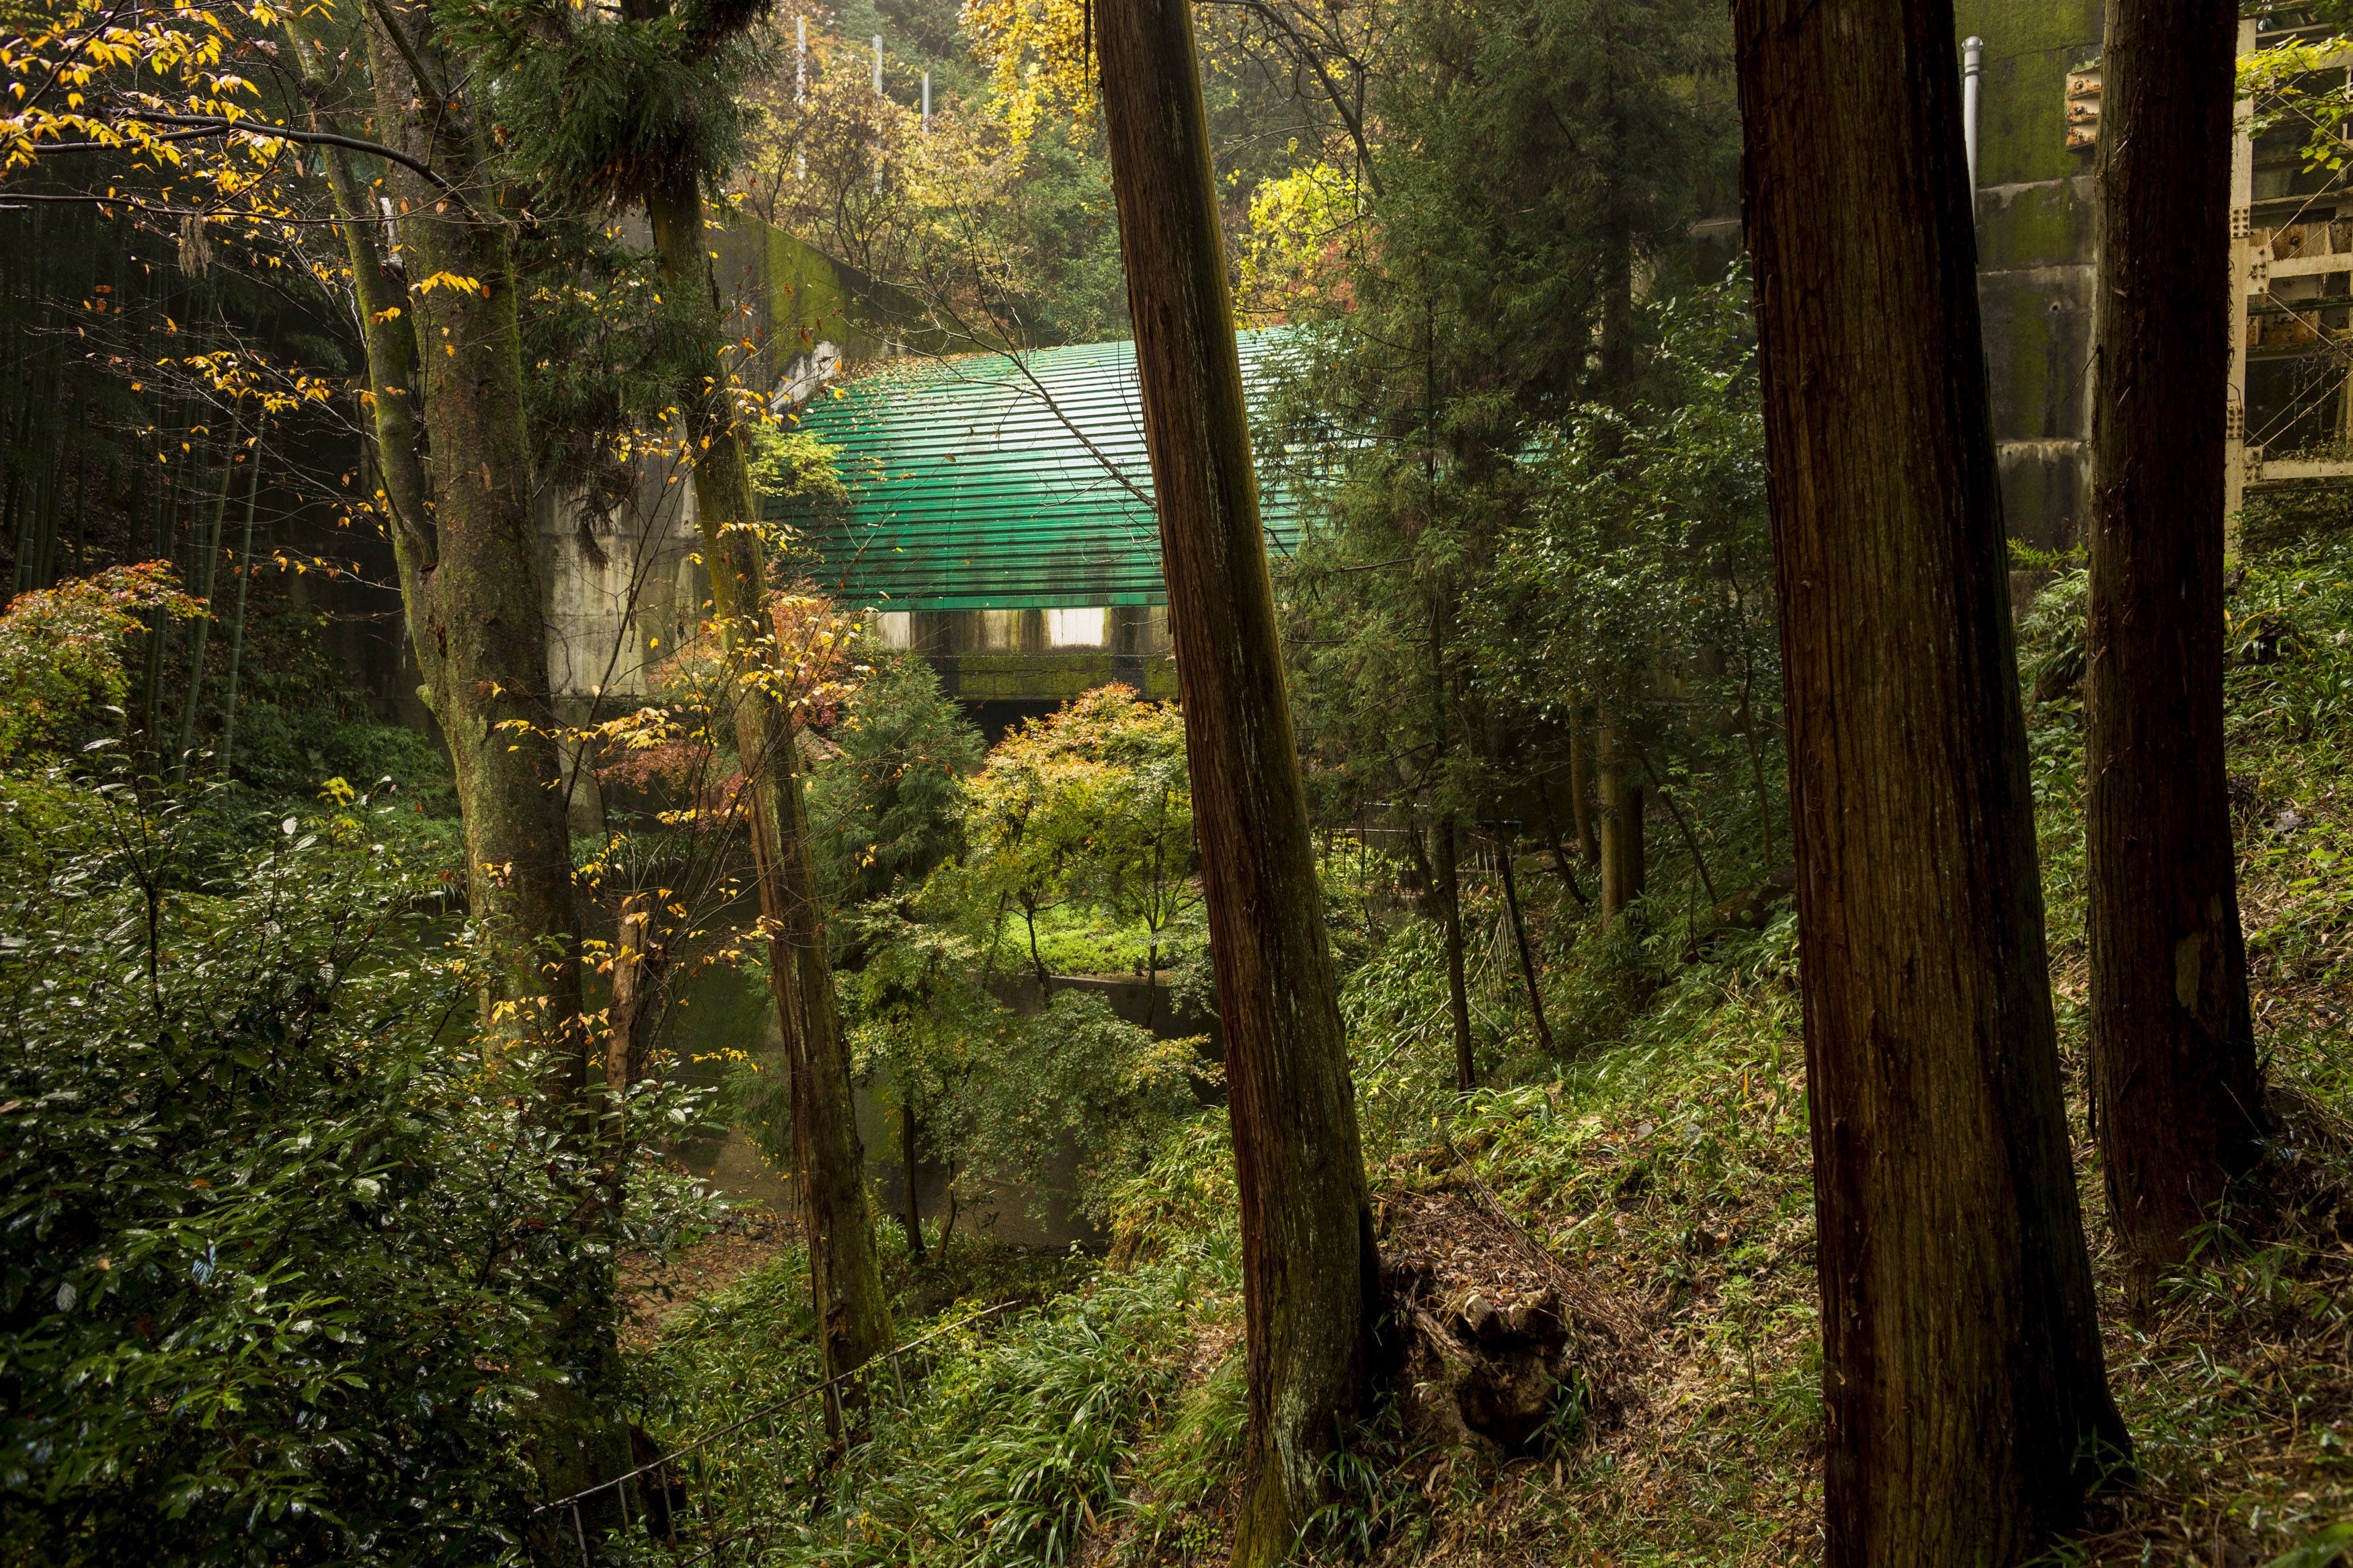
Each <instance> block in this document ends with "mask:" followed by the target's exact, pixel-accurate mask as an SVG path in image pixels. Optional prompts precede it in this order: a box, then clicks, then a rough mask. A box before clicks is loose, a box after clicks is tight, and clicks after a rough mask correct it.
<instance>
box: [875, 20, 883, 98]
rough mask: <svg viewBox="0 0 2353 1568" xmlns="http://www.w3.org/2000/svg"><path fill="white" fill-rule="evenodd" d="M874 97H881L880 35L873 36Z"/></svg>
mask: <svg viewBox="0 0 2353 1568" xmlns="http://www.w3.org/2000/svg"><path fill="white" fill-rule="evenodd" d="M874 96H875V97H877V98H880V97H881V96H882V35H881V34H880V33H877V34H875V35H874Z"/></svg>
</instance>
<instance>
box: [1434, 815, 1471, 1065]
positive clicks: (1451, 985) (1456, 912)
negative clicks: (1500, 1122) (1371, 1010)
mask: <svg viewBox="0 0 2353 1568" xmlns="http://www.w3.org/2000/svg"><path fill="white" fill-rule="evenodd" d="M1436 837H1437V839H1438V901H1439V904H1440V908H1441V912H1442V913H1443V915H1444V916H1445V920H1446V1012H1447V1016H1449V1017H1450V1018H1451V1019H1452V1020H1453V1023H1454V1087H1455V1088H1457V1089H1461V1090H1462V1091H1463V1092H1464V1093H1466V1094H1467V1093H1469V1092H1470V1091H1471V1090H1472V1089H1476V1088H1478V1087H1479V1064H1478V1062H1477V1060H1476V1059H1475V1058H1473V1057H1472V1052H1471V987H1470V982H1469V980H1468V978H1467V977H1466V976H1465V975H1464V973H1463V963H1462V870H1461V860H1460V854H1461V840H1460V836H1459V834H1458V832H1457V830H1456V828H1455V826H1454V814H1453V813H1452V812H1451V811H1450V812H1447V813H1445V814H1444V815H1442V816H1440V817H1439V819H1438V832H1437V835H1436Z"/></svg>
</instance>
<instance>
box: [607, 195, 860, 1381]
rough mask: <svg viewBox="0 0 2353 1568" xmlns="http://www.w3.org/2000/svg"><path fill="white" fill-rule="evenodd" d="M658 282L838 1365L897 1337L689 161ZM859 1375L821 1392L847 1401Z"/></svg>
mask: <svg viewBox="0 0 2353 1568" xmlns="http://www.w3.org/2000/svg"><path fill="white" fill-rule="evenodd" d="M646 212H647V217H648V219H649V223H650V225H651V227H652V229H653V233H654V246H655V248H656V250H657V252H658V253H659V258H660V261H661V267H662V272H663V276H664V279H665V280H666V281H668V282H669V283H670V284H671V285H672V286H673V287H674V288H676V289H680V290H681V291H682V292H681V298H682V299H684V298H691V299H692V300H694V301H695V302H696V306H697V310H696V313H697V315H698V316H699V317H700V320H698V321H696V322H695V330H696V331H697V332H698V333H699V334H700V335H701V336H702V339H703V341H704V342H706V343H707V344H708V345H709V350H710V356H711V357H710V384H709V386H708V387H707V388H706V389H705V390H704V394H703V396H702V398H701V399H700V400H698V401H697V402H696V403H695V404H694V405H691V409H690V413H689V420H690V424H689V433H690V434H691V436H692V437H693V447H694V448H695V458H694V476H693V479H694V503H695V516H696V526H697V528H698V530H699V531H701V533H702V540H703V557H704V559H705V560H706V561H707V562H708V563H710V570H711V591H712V599H713V601H714V604H713V605H712V608H713V610H714V612H715V615H716V618H717V620H718V623H719V633H720V641H721V646H722V647H723V649H724V651H725V654H726V657H727V661H728V668H729V670H730V673H731V675H732V676H733V684H734V688H735V692H736V701H735V713H734V722H735V745H736V751H737V752H738V753H740V755H741V757H742V760H743V765H744V777H745V778H746V779H747V780H749V781H750V785H751V787H750V788H749V789H748V790H747V791H746V792H745V797H746V798H745V801H744V806H745V809H746V812H747V814H748V815H749V816H750V818H751V827H752V864H753V868H754V876H755V878H756V879H757V882H758V886H759V890H760V914H761V918H762V923H763V924H764V925H765V927H766V928H767V932H768V960H769V962H768V973H769V979H770V989H771V991H772V993H773V994H774V996H775V1000H776V1016H777V1019H778V1022H779V1023H780V1024H781V1025H782V1027H783V1035H784V1041H785V1056H786V1065H787V1068H788V1070H789V1072H790V1075H791V1077H790V1084H791V1096H792V1111H793V1153H794V1159H795V1163H797V1165H798V1167H799V1174H800V1178H801V1207H802V1217H803V1219H804V1221H805V1222H806V1224H807V1227H808V1235H809V1286H810V1289H811V1291H812V1292H813V1294H814V1297H815V1306H816V1310H817V1319H818V1323H819V1324H820V1325H821V1326H822V1332H821V1334H820V1336H819V1341H820V1349H821V1351H822V1355H823V1364H824V1367H825V1373H826V1375H827V1376H828V1377H829V1378H830V1377H839V1376H841V1375H842V1374H843V1373H849V1372H851V1371H853V1370H855V1369H856V1368H858V1367H860V1366H862V1365H863V1364H865V1363H866V1362H868V1361H869V1360H871V1358H873V1357H874V1356H877V1355H880V1354H881V1353H882V1352H885V1351H887V1350H889V1349H890V1348H891V1342H892V1324H891V1312H890V1308H889V1305H888V1303H887V1302H886V1300H885V1299H884V1297H883V1294H882V1269H881V1262H880V1260H879V1259H878V1258H876V1256H875V1251H874V1226H873V1220H872V1216H871V1213H870V1211H869V1208H868V1204H867V1196H866V1151H865V1149H864V1148H863V1146H862V1145H861V1143H860V1139H859V1136H858V1121H857V1117H856V1111H855V1107H854V1104H853V1101H852V1097H851V1088H850V1081H849V1041H848V1039H847V1038H846V1037H845V1036H844V1034H843V1032H842V1028H841V1012H840V1006H839V1001H838V999H837V998H836V996H835V994H834V986H833V967H832V965H831V963H829V962H828V958H827V954H826V947H825V917H824V912H823V910H822V909H821V907H820V906H819V904H818V892H817V865H816V860H815V858H814V856H813V854H812V852H811V850H810V847H809V834H808V815H807V805H806V803H805V801H804V799H803V795H802V786H801V776H800V770H799V768H798V767H797V761H798V758H797V753H796V752H795V749H794V739H793V722H792V716H791V714H790V713H789V712H787V711H786V708H785V706H784V703H783V701H781V700H779V694H780V692H781V691H782V690H784V689H788V688H789V686H790V673H791V672H790V670H789V668H787V666H788V665H789V664H791V663H792V662H793V661H794V660H796V659H797V658H804V657H807V654H808V653H809V651H810V650H808V649H806V648H800V649H785V648H779V647H777V642H776V628H775V626H774V625H773V623H772V622H771V621H770V620H769V618H768V611H767V567H766V564H765V562H764V561H763V559H762V554H761V549H760V539H759V535H758V533H757V532H756V531H754V529H753V528H752V527H751V526H750V525H751V523H752V522H753V513H752V478H751V470H750V468H749V467H748V466H747V463H746V461H745V457H744V445H743V440H742V437H741V436H740V434H739V433H738V431H737V428H736V425H735V420H734V417H733V407H732V405H731V404H730V402H729V400H728V393H727V377H726V370H727V367H726V365H725V363H723V360H722V358H721V351H720V343H721V332H720V317H719V297H718V288H717V282H716V280H715V279H713V278H712V273H711V267H710V260H709V257H708V255H707V252H706V250H705V248H704V245H703V239H702V192H701V189H700V188H699V186H698V185H697V184H696V182H695V179H694V176H693V174H692V173H691V171H684V172H681V174H677V175H674V176H673V177H672V178H671V179H670V180H669V181H668V182H666V183H665V184H664V185H663V186H662V187H661V188H660V189H659V190H657V191H656V192H655V193H654V194H653V195H652V196H650V197H649V199H648V201H647V203H646ZM860 1394H862V1388H861V1386H860V1384H857V1383H854V1382H853V1383H849V1384H842V1385H840V1392H839V1395H838V1396H829V1398H828V1414H833V1413H834V1412H835V1411H836V1410H837V1408H838V1407H837V1405H836V1404H835V1403H834V1400H835V1398H837V1397H838V1399H839V1401H842V1402H846V1403H849V1404H851V1405H855V1404H857V1403H858V1402H859V1398H860Z"/></svg>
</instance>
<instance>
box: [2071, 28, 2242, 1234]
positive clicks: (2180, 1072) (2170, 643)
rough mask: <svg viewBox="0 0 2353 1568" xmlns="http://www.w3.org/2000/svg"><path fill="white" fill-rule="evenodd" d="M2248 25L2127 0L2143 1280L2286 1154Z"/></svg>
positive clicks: (2128, 866)
mask: <svg viewBox="0 0 2353 1568" xmlns="http://www.w3.org/2000/svg"><path fill="white" fill-rule="evenodd" d="M2238 16H2239V13H2238V7H2237V6H2235V5H2230V4H2227V3H2226V0H2196V3H2194V4H2189V5H2181V4H2178V3H2173V4H2166V5H2158V4H2156V3H2155V0H2108V7H2107V47H2106V52H2105V61H2106V68H2107V74H2106V78H2105V100H2104V105H2103V109H2102V119H2103V129H2102V134H2101V137H2100V158H2101V182H2100V188H2101V224H2102V229H2101V242H2100V301H2099V322H2098V330H2099V342H2100V361H2099V370H2100V374H2099V387H2098V402H2097V404H2096V417H2097V419H2098V427H2097V431H2096V437H2097V440H2096V450H2097V457H2096V459H2095V461H2096V464H2097V467H2096V468H2095V470H2094V484H2093V491H2092V536H2091V555H2092V570H2091V625H2090V628H2089V658H2088V661H2087V663H2086V666H2085V670H2086V675H2085V680H2084V714H2085V719H2086V730H2087V734H2086V737H2085V753H2084V772H2085V773H2086V774H2087V775H2088V776H2089V779H2090V781H2091V782H2090V789H2089V791H2088V799H2087V802H2086V806H2085V817H2086V826H2085V835H2084V839H2085V846H2084V847H2085V850H2086V858H2087V859H2088V862H2089V870H2090V884H2091V888H2090V898H2089V901H2088V905H2087V908H2086V911H2085V913H2086V924H2087V926H2088V927H2089V932H2090V937H2091V960H2092V1012H2091V1037H2092V1086H2093V1104H2094V1108H2095V1114H2094V1126H2095V1127H2096V1128H2097V1130H2098V1134H2099V1140H2100V1152H2101V1156H2102V1163H2103V1165H2104V1167H2105V1172H2106V1176H2107V1187H2108V1209H2109V1215H2110V1220H2111V1223H2112V1224H2113V1225H2114V1226H2115V1227H2116V1235H2117V1237H2118V1239H2119V1240H2120V1241H2122V1243H2123V1244H2124V1247H2125V1250H2126V1254H2127V1255H2128V1256H2129V1257H2130V1258H2132V1259H2133V1261H2134V1263H2135V1264H2136V1265H2137V1268H2139V1270H2140V1271H2141V1272H2142V1273H2143V1274H2144V1275H2145V1276H2147V1275H2153V1274H2154V1272H2155V1271H2156V1270H2158V1269H2159V1268H2163V1267H2164V1266H2165V1265H2168V1264H2171V1263H2176V1262H2179V1260H2180V1258H2181V1257H2182V1256H2183V1252H2184V1250H2185V1248H2186V1247H2187V1244H2188V1238H2189V1231H2190V1230H2191V1228H2192V1227H2194V1226H2197V1225H2199V1224H2200V1222H2202V1221H2203V1220H2204V1219H2206V1218H2207V1217H2208V1215H2210V1214H2211V1212H2212V1210H2213V1208H2214V1206H2215V1205H2216V1204H2218V1203H2219V1202H2221V1199H2222V1197H2223V1196H2224V1194H2225V1192H2226V1190H2227V1189H2228V1187H2229V1186H2230V1184H2231V1183H2232V1180H2233V1179H2235V1178H2237V1177H2240V1176H2243V1175H2245V1174H2247V1173H2250V1172H2252V1171H2253V1169H2254V1166H2255V1163H2256V1162H2257V1160H2258V1158H2259V1157H2260V1155H2261V1152H2262V1147H2263V1137H2264V1121H2263V1074H2262V1070H2261V1068H2259V1067H2258V1066H2257V1065H2256V1060H2255V1045H2254V1026H2253V1019H2252V1017H2251V1016H2250V1015H2249V1012H2248V1006H2247V968H2246V952H2245V948H2244V945H2243V942H2242V937H2241V934H2240V930H2239V889H2238V879H2237V876H2236V861H2235V858H2234V856H2233V854H2232V844H2231V804H2230V795H2229V792H2228V789H2227V786H2226V784H2225V780H2224V772H2223V754H2222V658H2223V625H2222V614H2223V612H2222V521H2223V520H2222V506H2223V499H2222V497H2223V489H2222V466H2223V465H2222V443H2221V436H2220V435H2219V434H2218V432H2220V431H2221V428H2222V415H2223V405H2224V403H2225V401H2226V389H2225V386H2224V382H2225V380H2226V376H2227V371H2228V362H2229V353H2230V350H2229V344H2230V336H2229V334H2230V333H2231V331H2232V326H2233V317H2232V306H2231V301H2230V299H2229V296H2228V294H2227V292H2226V291H2225V290H2223V289H2218V288H2216V287H2215V286H2214V279H2218V278H2221V277H2222V276H2224V275H2225V274H2226V273H2227V272H2228V271H2229V269H2230V237H2229V232H2228V230H2227V228H2226V227H2225V226H2224V224H2223V222H2222V214H2223V212H2224V210H2225V209H2226V208H2227V207H2228V206H2229V205H2230V186H2231V117H2232V98H2233V96H2234V92H2233V88H2232V70H2233V58H2234V56H2235V54H2236V51H2237V33H2238Z"/></svg>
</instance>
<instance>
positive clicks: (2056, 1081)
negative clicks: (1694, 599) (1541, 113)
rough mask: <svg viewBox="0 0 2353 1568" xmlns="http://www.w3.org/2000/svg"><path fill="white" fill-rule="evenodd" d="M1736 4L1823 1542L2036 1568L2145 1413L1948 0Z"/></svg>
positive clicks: (1888, 1567)
mask: <svg viewBox="0 0 2353 1568" xmlns="http://www.w3.org/2000/svg"><path fill="white" fill-rule="evenodd" d="M1733 15H1734V20H1735V29H1736V34H1737V47H1738V62H1739V77H1740V94H1741V105H1742V110H1743V118H1744V121H1745V125H1746V216H1747V224H1748V233H1749V243H1750V247H1751V249H1752V251H1753V252H1754V255H1755V258H1756V277H1757V329H1758V332H1759V336H1760V340H1761V343H1762V355H1763V359H1762V365H1763V371H1762V374H1763V385H1764V400H1765V420H1766V435H1767V447H1766V450H1767V458H1768V465H1769V477H1770V483H1771V495H1772V508H1773V532H1774V546H1775V549H1774V556H1775V563H1776V572H1777V575H1778V583H1779V591H1780V602H1781V646H1782V652H1783V657H1784V661H1785V669H1786V674H1785V689H1786V693H1787V697H1788V734H1789V772H1790V793H1791V796H1792V800H1793V812H1792V815H1793V817H1794V819H1795V827H1796V839H1797V858H1798V916H1799V933H1800V938H1801V941H1802V943H1803V952H1804V955H1805V963H1804V966H1803V980H1802V985H1803V995H1804V1005H1805V1017H1806V1061H1807V1077H1808V1088H1809V1091H1810V1114H1811V1121H1812V1129H1813V1158H1814V1187H1815V1213H1816V1222H1817V1233H1818V1236H1819V1238H1820V1239H1819V1242H1818V1247H1819V1268H1820V1277H1821V1291H1822V1314H1821V1316H1822V1333H1823V1367H1822V1397H1823V1403H1824V1406H1825V1414H1826V1417H1827V1430H1826V1433H1825V1444H1826V1447H1827V1455H1826V1460H1825V1520H1826V1528H1827V1550H1826V1552H1825V1562H1826V1563H1827V1564H1828V1568H1861V1565H1865V1564H1868V1565H1871V1568H1894V1565H1895V1564H1904V1565H1906V1568H1912V1565H1922V1568H1939V1565H1942V1564H1963V1563H1967V1564H1971V1565H1973V1568H1974V1565H1980V1564H2006V1563H2022V1562H2024V1561H2026V1560H2027V1559H2029V1558H2031V1557H2034V1556H2036V1555H2037V1554H2039V1553H2040V1552H2042V1551H2043V1550H2044V1549H2045V1548H2046V1547H2047V1546H2049V1545H2050V1543H2051V1542H2052V1536H2053V1535H2054V1533H2055V1532H2057V1531H2063V1530H2064V1529H2066V1528H2068V1527H2069V1526H2070V1525H2071V1524H2073V1522H2074V1521H2076V1520H2077V1519H2078V1518H2079V1517H2080V1515H2081V1511H2082V1505H2083V1500H2084V1494H2085V1492H2086V1490H2087V1489H2090V1488H2091V1487H2093V1486H2094V1484H2096V1483H2097V1482H2098V1481H2099V1480H2100V1479H2102V1476H2103V1474H2104V1473H2105V1471H2104V1468H2105V1467H2106V1466H2109V1465H2112V1464H2116V1463H2117V1462H2120V1461H2121V1460H2122V1459H2123V1457H2124V1455H2125V1453H2126V1436H2125V1432H2124V1427H2123V1425H2122V1423H2121V1422H2120V1421H2119V1420H2118V1419H2117V1416H2116V1406H2115V1405H2114V1404H2113V1403H2112V1402H2111V1401H2110V1399H2109V1397H2108V1391H2107V1383H2106V1378H2105V1373H2104V1372H2103V1369H2102V1367H2101V1363H2100V1342H2099V1334H2098V1325H2097V1323H2096V1321H2095V1319H2094V1303H2093V1296H2092V1275H2091V1268H2090V1265H2089V1263H2088V1260H2087V1258H2086V1257H2085V1254H2084V1236H2083V1226H2082V1219H2081V1215H2080V1214H2079V1211H2078V1206H2077V1199H2076V1194H2075V1185H2074V1173H2073V1168H2072V1166H2071V1164H2070V1163H2069V1152H2068V1141H2067V1129H2066V1122H2065V1111H2064V1108H2063V1105H2062V1102H2061V1098H2060V1078H2059V1053H2058V1047H2057V1041H2056V1037H2055V1033H2054V1030H2053V1026H2052V1012H2051V992H2050V983H2049V979H2048V976H2047V973H2046V960H2045V955H2044V948H2043V931H2042V896H2041V890H2040V887H2039V884H2038V882H2037V878H2036V867H2035V858H2034V822H2033V805H2032V800H2031V795H2029V793H2028V788H2027V772H2026V740H2025V728H2024V724H2023V722H2022V720H2021V714H2020V710H2019V701H2018V687H2017V666H2016V658H2015V650H2014V647H2013V646H2012V640H2011V633H2010V610H2009V600H2008V587H2007V584H2008V576H2007V571H2006V566H2007V563H2006V561H2005V559H2004V544H2003V539H2002V527H2001V497H2000V488H1999V485H1998V482H1997V476H1996V471H1995V468H1994V454H1993V442H1992V437H1991V433H1990V426H1989V422H1988V415H1987V402H1986V379H1985V363H1984V359H1983V357H1982V353H1981V350H1980V348H1979V346H1978V299H1977V269H1976V258H1975V246H1974V243H1973V237H1972V232H1971V226H1970V220H1969V210H1968V199H1969V198H1968V190H1967V177H1966V174H1965V172H1964V166H1963V161H1962V154H1961V145H1960V134H1959V129H1958V128H1959V125H1960V106H1959V102H1958V92H1957V79H1958V72H1957V70H1956V69H1955V68H1954V58H1953V11H1952V5H1951V4H1950V0H1902V3H1900V4H1895V3H1890V0H1735V4H1734V6H1733ZM2210 216H2211V215H2210ZM1890 323H1901V324H1902V325H1901V330H1893V331H1892V330H1891V329H1890Z"/></svg>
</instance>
